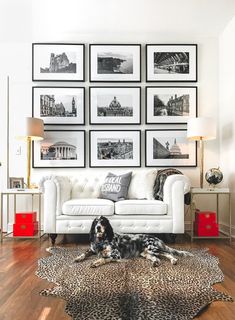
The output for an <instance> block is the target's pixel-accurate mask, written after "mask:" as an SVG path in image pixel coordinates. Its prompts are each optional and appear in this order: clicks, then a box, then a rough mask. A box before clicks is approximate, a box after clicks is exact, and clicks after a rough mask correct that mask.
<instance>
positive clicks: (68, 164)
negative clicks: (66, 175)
mask: <svg viewBox="0 0 235 320" xmlns="http://www.w3.org/2000/svg"><path fill="white" fill-rule="evenodd" d="M83 167H85V131H84V130H45V137H44V140H42V141H34V142H33V168H83Z"/></svg>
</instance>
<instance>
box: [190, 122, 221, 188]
mask: <svg viewBox="0 0 235 320" xmlns="http://www.w3.org/2000/svg"><path fill="white" fill-rule="evenodd" d="M187 138H188V139H189V140H194V141H199V152H200V155H199V156H200V188H203V179H204V141H205V140H213V139H215V138H216V124H215V121H214V119H212V118H204V117H198V118H190V119H189V120H188V129H187Z"/></svg>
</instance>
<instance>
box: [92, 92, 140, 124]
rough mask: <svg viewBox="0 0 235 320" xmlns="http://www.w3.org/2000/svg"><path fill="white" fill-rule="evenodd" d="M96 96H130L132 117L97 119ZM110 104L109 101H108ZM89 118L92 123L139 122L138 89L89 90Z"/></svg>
mask: <svg viewBox="0 0 235 320" xmlns="http://www.w3.org/2000/svg"><path fill="white" fill-rule="evenodd" d="M98 95H104V96H105V95H113V96H115V95H116V96H117V100H118V95H131V97H132V107H133V116H132V117H107V116H105V117H98V116H97V106H98ZM110 102H111V101H110ZM90 112H91V114H90V118H91V122H92V123H99V122H100V123H101V124H105V123H120V124H125V123H131V122H134V123H138V122H140V88H108V87H107V88H92V87H91V88H90ZM117 118H118V119H117ZM115 120H118V121H115Z"/></svg>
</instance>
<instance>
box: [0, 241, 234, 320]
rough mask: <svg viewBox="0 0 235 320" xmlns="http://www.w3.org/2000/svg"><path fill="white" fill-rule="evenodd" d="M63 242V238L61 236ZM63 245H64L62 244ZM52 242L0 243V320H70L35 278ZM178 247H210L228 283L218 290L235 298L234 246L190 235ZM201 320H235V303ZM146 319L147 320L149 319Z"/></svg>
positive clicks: (210, 310)
mask: <svg viewBox="0 0 235 320" xmlns="http://www.w3.org/2000/svg"><path fill="white" fill-rule="evenodd" d="M58 241H62V237H61V236H60V237H58V239H57V243H58ZM67 241H68V243H67V244H66V245H65V244H64V246H78V247H80V248H84V247H86V246H87V245H88V243H87V238H86V237H85V238H84V237H79V236H76V237H67ZM60 245H62V244H60ZM48 246H50V241H49V239H48V238H47V237H44V238H43V239H42V240H41V241H39V240H37V239H26V240H25V239H24V240H23V239H22V240H21V239H7V240H4V241H3V243H2V244H0V319H1V320H12V319H14V320H23V319H30V320H58V319H60V320H68V319H70V317H69V316H67V315H66V314H65V312H64V307H65V301H63V300H62V299H59V298H55V297H43V296H40V295H39V291H40V290H42V289H44V288H49V287H51V286H53V284H50V283H48V282H47V281H45V280H42V279H39V278H38V277H37V276H35V274H34V273H35V271H36V268H37V260H38V259H39V258H40V257H43V256H47V255H48V253H47V252H46V251H45V248H47V247H48ZM175 247H186V248H205V247H206V248H208V249H209V252H211V253H212V254H214V255H215V256H217V257H218V258H219V261H220V268H221V269H222V271H223V272H224V275H225V280H224V282H223V283H221V284H216V285H215V288H216V289H217V290H221V291H224V292H226V293H229V294H230V295H232V296H233V297H235V268H234V266H235V243H234V242H233V243H232V245H231V246H230V245H229V244H228V242H227V241H223V240H200V241H199V240H197V241H194V242H193V243H191V242H190V241H189V238H188V237H187V236H181V237H179V238H178V239H177V244H176V245H175ZM196 319H199V320H215V319H216V320H235V302H232V303H230V302H220V301H219V302H213V303H212V304H211V305H210V306H209V307H207V308H206V309H205V310H204V311H202V312H201V314H200V315H199V316H198V317H197V318H196ZM146 320H147V319H146Z"/></svg>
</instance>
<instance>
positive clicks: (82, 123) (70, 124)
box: [32, 86, 86, 126]
mask: <svg viewBox="0 0 235 320" xmlns="http://www.w3.org/2000/svg"><path fill="white" fill-rule="evenodd" d="M40 89H42V90H43V89H48V90H53V89H55V90H57V89H58V90H59V89H62V90H63V89H66V90H69V89H74V90H77V89H78V90H82V92H83V104H82V107H81V109H82V114H83V121H81V122H77V123H66V122H65V123H58V122H57V123H51V122H47V121H45V117H41V116H40V115H39V114H37V113H36V112H35V100H34V99H35V91H37V90H40ZM85 102H86V97H85V87H65V86H56V87H53V86H50V87H48V86H34V87H32V117H36V118H40V119H43V121H44V124H45V125H50V126H62V125H64V126H73V125H77V126H84V125H85V121H86V113H85ZM60 118H61V117H60ZM58 119H59V118H58ZM66 119H68V120H71V119H73V118H70V117H68V118H66Z"/></svg>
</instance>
